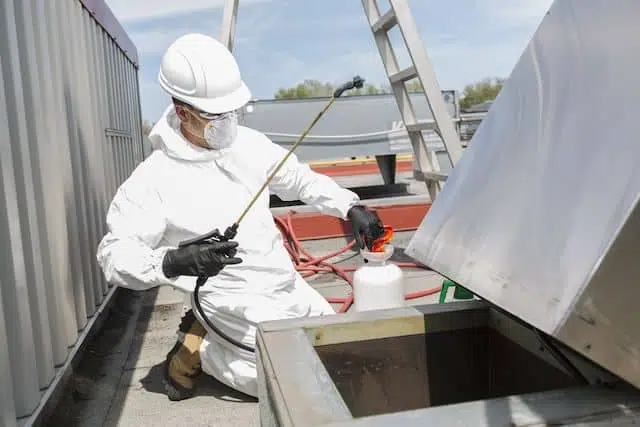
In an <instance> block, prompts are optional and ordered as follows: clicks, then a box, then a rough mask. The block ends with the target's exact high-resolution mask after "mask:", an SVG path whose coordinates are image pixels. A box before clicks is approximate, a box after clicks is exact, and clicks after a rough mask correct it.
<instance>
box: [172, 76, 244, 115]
mask: <svg viewBox="0 0 640 427" xmlns="http://www.w3.org/2000/svg"><path fill="white" fill-rule="evenodd" d="M172 96H174V97H176V98H177V99H179V100H180V101H183V102H186V103H187V104H189V105H192V106H194V107H195V108H197V109H199V110H202V111H204V112H206V113H211V114H221V113H227V112H229V111H234V110H237V109H239V108H242V107H243V106H245V105H246V104H247V103H248V102H249V101H250V100H251V91H250V90H249V88H248V87H247V85H245V84H244V82H242V83H241V85H240V86H239V87H238V89H236V90H234V91H233V92H231V93H229V94H227V95H224V96H221V97H217V98H199V97H195V96H186V95H180V96H176V95H173V94H172Z"/></svg>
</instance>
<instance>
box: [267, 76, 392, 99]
mask: <svg viewBox="0 0 640 427" xmlns="http://www.w3.org/2000/svg"><path fill="white" fill-rule="evenodd" d="M336 87H338V85H336V84H333V83H322V82H320V81H318V80H305V81H303V82H302V83H298V84H297V85H296V86H294V87H290V88H281V89H279V90H278V91H277V92H276V93H275V95H274V97H275V98H276V99H299V98H316V97H323V96H331V94H333V91H334V90H335V89H336ZM387 92H388V91H386V90H385V89H384V87H377V86H375V85H372V84H365V86H364V87H363V88H362V89H355V90H351V91H349V92H346V93H345V94H344V95H343V96H355V95H365V94H366V95H377V94H380V93H387Z"/></svg>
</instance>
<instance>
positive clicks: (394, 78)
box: [389, 65, 418, 83]
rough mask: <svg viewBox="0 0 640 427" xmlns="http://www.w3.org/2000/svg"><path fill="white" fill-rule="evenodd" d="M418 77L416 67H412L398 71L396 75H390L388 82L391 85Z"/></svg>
mask: <svg viewBox="0 0 640 427" xmlns="http://www.w3.org/2000/svg"><path fill="white" fill-rule="evenodd" d="M416 77H418V72H417V71H416V67H415V66H414V65H412V66H410V67H407V68H405V69H404V70H400V71H398V72H397V73H394V74H391V75H390V76H389V80H390V81H391V83H398V82H406V81H407V80H411V79H414V78H416Z"/></svg>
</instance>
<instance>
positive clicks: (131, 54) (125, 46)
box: [80, 0, 140, 68]
mask: <svg viewBox="0 0 640 427" xmlns="http://www.w3.org/2000/svg"><path fill="white" fill-rule="evenodd" d="M80 3H81V4H82V6H83V7H84V8H85V9H86V10H87V11H88V12H89V13H90V14H91V16H92V17H93V19H95V20H96V22H97V23H98V24H100V26H101V27H102V28H103V29H104V30H105V31H106V32H107V34H109V36H110V37H111V38H112V39H113V41H115V42H116V44H117V45H118V47H120V50H122V52H123V53H124V54H125V56H126V57H127V58H129V60H130V61H131V62H132V63H133V65H134V66H135V67H136V68H138V67H139V66H140V59H139V56H138V48H136V45H135V44H133V41H132V40H131V38H130V37H129V35H128V34H127V32H126V31H125V29H124V27H123V26H122V24H121V23H120V21H118V18H116V16H115V15H114V14H113V12H112V11H111V8H109V6H108V5H107V3H106V2H105V1H104V0H80Z"/></svg>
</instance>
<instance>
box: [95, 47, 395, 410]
mask: <svg viewBox="0 0 640 427" xmlns="http://www.w3.org/2000/svg"><path fill="white" fill-rule="evenodd" d="M158 80H159V83H160V86H161V87H162V88H163V89H164V90H165V91H166V92H167V93H168V94H169V95H170V96H171V98H172V100H173V102H172V104H171V105H170V106H169V107H168V108H167V109H166V111H165V112H164V113H163V115H162V117H161V118H160V119H159V121H158V122H157V124H156V125H155V126H154V128H153V129H152V131H151V134H150V135H149V138H150V140H151V142H152V145H153V147H154V151H153V152H152V154H150V155H149V157H148V158H147V159H146V160H145V161H144V162H142V163H141V164H140V165H139V166H138V167H137V168H136V169H135V171H134V172H133V173H132V174H131V176H130V177H129V178H128V179H127V180H126V181H125V182H124V183H123V184H122V185H121V186H120V188H119V189H118V191H117V192H116V195H115V197H114V199H113V201H112V202H111V205H110V207H109V210H108V213H107V226H108V233H107V234H106V235H105V236H104V238H103V239H102V241H101V242H100V244H99V247H98V250H97V259H98V262H99V264H100V266H101V268H102V270H103V272H104V274H105V276H106V279H107V280H108V281H109V282H110V283H114V284H116V285H118V286H122V287H125V288H129V289H134V290H147V289H150V288H153V287H156V286H161V285H168V286H173V287H175V288H178V289H181V290H183V291H185V292H187V293H191V294H192V307H194V308H195V306H194V305H193V290H194V288H195V283H196V278H197V277H200V276H204V277H208V278H209V279H208V280H207V282H206V284H205V285H204V286H203V287H202V288H201V289H200V292H199V295H200V301H201V305H202V308H203V311H204V312H205V313H206V315H207V318H208V320H209V321H210V322H211V323H212V324H213V325H214V326H215V327H214V328H211V327H209V326H208V325H206V323H205V322H204V321H203V319H200V320H198V319H199V317H198V316H199V314H198V311H197V310H195V309H192V310H189V311H188V312H187V313H186V314H185V316H184V317H183V319H182V321H181V324H180V327H179V331H180V332H181V333H180V334H179V338H178V341H177V343H176V345H175V346H174V348H173V349H172V350H171V351H170V352H169V354H168V355H167V359H166V363H165V385H166V391H167V395H168V396H169V398H170V399H171V400H181V399H185V398H188V397H191V396H193V394H194V390H195V379H196V376H197V375H198V374H199V373H200V372H205V373H206V374H209V375H211V376H213V377H215V378H216V379H218V380H219V381H221V382H222V383H224V384H226V385H228V386H230V387H232V388H234V389H236V390H239V391H241V392H243V393H246V394H248V395H251V396H257V378H256V376H257V372H256V366H255V353H254V350H255V349H254V347H255V333H256V325H257V323H259V322H262V321H266V320H273V319H284V318H294V317H304V316H319V315H326V314H332V313H334V311H333V309H332V307H331V305H330V304H329V303H328V302H327V301H326V300H325V299H324V298H323V297H322V296H321V295H320V294H319V293H318V292H317V291H315V290H314V289H313V288H311V287H310V286H309V285H308V284H307V283H306V282H305V281H304V280H303V278H302V277H301V276H300V274H298V272H297V271H296V270H295V266H294V265H293V263H292V261H291V259H290V257H289V254H288V252H287V251H286V249H285V247H284V244H283V239H282V236H281V234H280V231H279V229H278V228H277V226H276V224H275V222H274V220H273V217H272V214H271V212H270V210H269V192H268V191H265V192H263V193H262V195H261V196H260V199H259V200H258V201H257V202H256V204H255V205H254V206H253V207H252V208H251V210H250V211H249V212H248V214H247V215H246V216H245V218H244V219H243V221H242V222H241V224H240V226H239V228H238V231H237V235H236V237H235V238H234V240H232V241H229V242H209V243H201V244H194V245H190V246H184V247H179V243H180V242H182V241H184V240H187V239H191V238H194V237H197V236H199V235H202V234H204V233H207V232H209V231H210V230H212V229H216V228H217V229H219V230H221V231H224V230H225V229H226V228H227V227H228V226H229V225H231V224H233V222H234V221H236V220H237V217H238V215H239V214H240V213H241V212H242V210H243V209H244V208H245V206H246V205H247V203H248V202H249V201H250V200H251V198H252V197H253V196H254V195H256V194H257V193H258V190H259V188H260V187H261V185H262V184H263V183H264V181H265V180H266V178H267V176H268V175H269V173H270V172H271V171H273V170H274V168H275V166H276V165H277V163H278V162H279V161H280V160H281V159H282V158H283V157H284V155H285V154H286V150H284V149H283V148H282V147H280V146H278V145H276V144H275V143H273V142H272V141H271V140H270V139H269V138H267V137H266V136H265V135H264V134H262V133H260V132H258V131H256V130H253V129H250V128H247V127H243V126H238V125H237V115H236V111H237V110H239V109H240V108H242V107H243V106H245V105H246V104H247V103H248V101H249V100H250V92H249V89H248V88H247V86H246V85H245V83H244V82H243V80H242V77H241V74H240V71H239V68H238V65H237V63H236V61H235V59H234V57H233V56H232V54H231V53H230V52H229V50H228V49H227V48H226V47H225V46H224V45H222V44H221V43H220V42H218V41H217V40H215V39H213V38H211V37H208V36H204V35H200V34H187V35H184V36H182V37H180V38H178V39H177V40H176V41H174V42H173V43H172V44H171V46H169V48H168V49H167V51H166V52H165V54H164V56H163V58H162V62H161V66H160V71H159V76H158ZM269 188H270V189H271V190H272V191H273V192H274V193H276V194H278V195H280V196H285V197H286V196H294V197H297V198H298V199H299V200H301V201H303V202H305V203H306V204H309V205H312V206H314V207H315V208H317V209H318V210H319V211H321V212H323V213H325V214H328V215H332V216H336V217H340V218H342V219H348V220H350V221H351V224H352V228H353V230H354V236H355V238H356V240H357V242H358V244H359V245H360V248H364V247H365V245H366V246H370V245H371V243H372V242H373V241H374V240H375V239H377V238H379V237H380V236H381V235H382V233H383V229H382V224H381V222H380V220H379V218H378V217H377V215H375V213H373V212H372V211H371V210H369V209H367V208H366V207H364V206H361V205H359V204H358V203H359V199H358V197H357V195H356V194H354V193H353V192H351V191H348V190H346V189H343V188H340V187H339V186H338V185H337V184H336V183H335V182H334V181H333V180H331V179H330V178H329V177H327V176H324V175H321V174H318V173H315V172H313V171H312V170H311V169H310V168H309V166H308V165H306V164H302V163H300V162H298V160H297V158H296V156H295V155H292V156H291V157H290V158H289V160H287V162H286V163H285V165H284V166H283V167H282V169H280V171H279V172H278V173H277V174H276V175H275V177H274V179H273V181H272V182H271V183H270V187H269ZM215 329H217V330H218V332H220V333H217V332H216V331H215ZM234 341H235V343H234ZM238 344H240V345H238Z"/></svg>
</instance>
